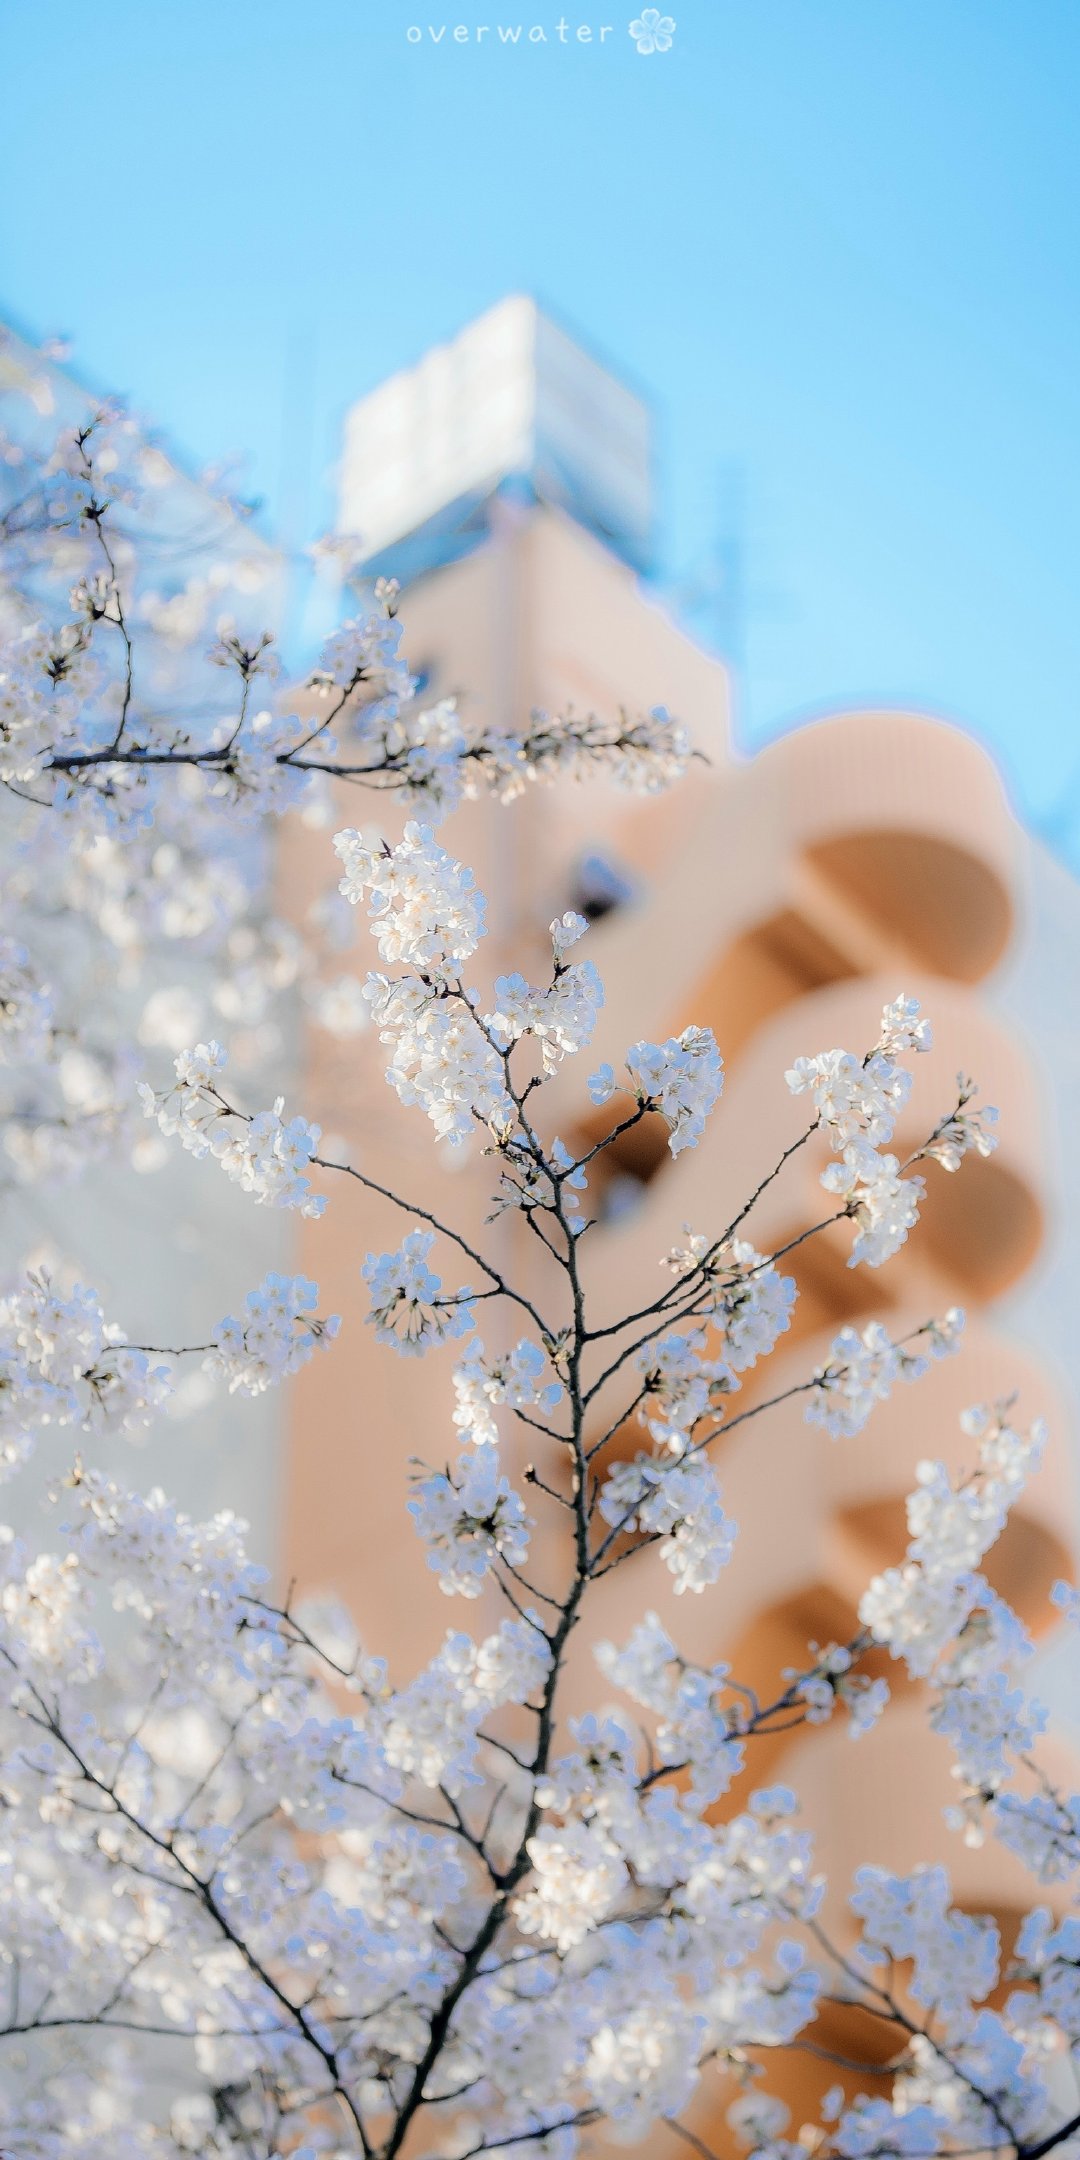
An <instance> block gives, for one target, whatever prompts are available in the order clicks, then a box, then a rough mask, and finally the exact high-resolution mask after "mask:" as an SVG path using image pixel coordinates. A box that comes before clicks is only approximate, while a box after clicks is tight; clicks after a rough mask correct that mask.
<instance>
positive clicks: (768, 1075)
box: [583, 975, 1046, 1334]
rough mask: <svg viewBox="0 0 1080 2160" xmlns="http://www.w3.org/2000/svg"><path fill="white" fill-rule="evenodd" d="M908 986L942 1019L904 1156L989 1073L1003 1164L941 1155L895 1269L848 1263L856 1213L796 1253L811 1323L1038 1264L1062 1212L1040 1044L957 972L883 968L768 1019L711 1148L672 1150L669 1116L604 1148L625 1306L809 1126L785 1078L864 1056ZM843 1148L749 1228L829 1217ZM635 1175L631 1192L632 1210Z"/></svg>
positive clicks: (769, 1200)
mask: <svg viewBox="0 0 1080 2160" xmlns="http://www.w3.org/2000/svg"><path fill="white" fill-rule="evenodd" d="M901 987H903V988H906V989H908V990H911V991H914V992H917V993H918V994H919V995H920V997H921V998H922V1000H923V1002H924V1005H925V1006H926V1008H927V1010H928V1011H929V1013H930V1015H931V1018H932V1019H933V1022H934V1028H935V1047H934V1049H933V1050H932V1051H931V1052H930V1053H929V1054H928V1055H926V1056H922V1057H917V1058H915V1059H914V1060H913V1061H912V1063H913V1077H914V1083H915V1084H914V1087H913V1091H912V1098H911V1102H910V1103H909V1105H908V1108H907V1110H906V1111H905V1113H904V1116H903V1118H902V1120H901V1122H900V1126H899V1130H898V1133H897V1136H896V1140H895V1141H894V1143H893V1146H894V1149H895V1151H896V1152H897V1153H898V1154H899V1155H900V1156H901V1159H904V1157H905V1156H906V1155H907V1154H908V1153H909V1152H910V1151H912V1150H913V1149H914V1148H915V1147H917V1146H918V1145H919V1144H920V1143H921V1142H922V1141H923V1140H924V1139H925V1138H926V1137H927V1135H928V1133H929V1132H930V1131H931V1129H932V1128H933V1126H934V1125H935V1124H936V1122H937V1121H938V1118H939V1117H940V1115H941V1114H942V1113H943V1112H945V1111H947V1110H948V1109H950V1108H951V1107H952V1104H953V1103H954V1101H955V1098H956V1075H957V1072H958V1070H960V1069H964V1070H970V1071H973V1072H974V1073H975V1074H976V1076H977V1077H978V1078H979V1079H980V1080H981V1082H982V1086H983V1095H982V1097H981V1100H983V1101H988V1102H992V1103H995V1104H996V1105H997V1107H998V1109H999V1110H1000V1113H1001V1117H1000V1124H999V1127H998V1132H999V1145H998V1148H997V1151H996V1152H995V1154H994V1155H992V1156H991V1157H990V1158H988V1159H987V1160H983V1159H982V1158H981V1157H979V1156H977V1155H974V1154H972V1155H969V1156H968V1157H967V1159H966V1160H965V1161H964V1163H963V1164H962V1165H961V1168H960V1170H959V1171H958V1172H957V1173H955V1174H950V1173H948V1172H947V1171H945V1170H943V1169H941V1167H940V1166H939V1165H938V1164H936V1163H929V1164H927V1165H924V1166H923V1167H924V1172H925V1176H926V1185H927V1191H926V1197H925V1201H924V1204H923V1208H922V1211H921V1220H920V1224H919V1227H918V1229H917V1230H916V1232H915V1233H914V1234H913V1236H912V1237H911V1238H909V1240H908V1242H907V1244H906V1245H905V1246H904V1247H903V1248H902V1250H901V1252H900V1253H898V1254H897V1256H896V1257H895V1258H894V1259H893V1260H891V1261H890V1262H889V1263H888V1265H887V1266H885V1267H883V1268H880V1269H875V1268H868V1267H866V1266H860V1267H858V1268H849V1267H848V1265H847V1261H848V1257H849V1254H850V1251H851V1242H852V1233H851V1228H850V1225H848V1224H838V1225H836V1226H835V1227H834V1228H832V1229H831V1230H829V1231H826V1232H823V1233H822V1234H821V1235H820V1236H819V1237H817V1238H815V1239H812V1240H810V1241H808V1243H807V1244H805V1245H803V1246H802V1247H800V1249H799V1250H798V1252H796V1253H794V1254H793V1255H792V1258H791V1261H790V1263H789V1264H790V1267H791V1271H792V1272H793V1273H794V1275H795V1276H796V1279H797V1280H798V1282H799V1286H800V1301H799V1304H798V1306H797V1307H796V1313H795V1332H796V1333H797V1334H798V1333H802V1332H806V1331H812V1330H813V1329H814V1328H817V1327H825V1326H828V1325H829V1324H830V1323H832V1324H837V1325H839V1324H841V1323H842V1322H843V1321H844V1320H847V1319H855V1318H856V1317H858V1316H860V1315H863V1316H865V1317H866V1318H870V1317H873V1315H874V1314H875V1313H879V1312H881V1311H883V1310H885V1309H886V1308H887V1307H890V1306H892V1305H894V1304H896V1303H906V1302H912V1301H915V1300H916V1299H918V1300H920V1301H925V1306H926V1314H929V1313H931V1312H933V1311H936V1310H939V1309H943V1308H945V1307H947V1306H949V1305H951V1304H965V1305H972V1306H977V1305H980V1304H984V1303H986V1302H987V1301H988V1300H989V1299H991V1298H994V1297H997V1296H999V1295H1000V1294H1001V1293H1002V1292H1003V1291H1005V1290H1007V1289H1008V1288H1009V1287H1011V1285H1012V1284H1014V1283H1015V1282H1017V1281H1018V1280H1019V1279H1020V1278H1021V1277H1022V1276H1023V1275H1024V1274H1025V1273H1026V1271H1027V1269H1028V1268H1029V1267H1030V1266H1031V1264H1032V1261H1033V1260H1034V1258H1035V1256H1036V1254H1037V1252H1038V1250H1039V1247H1040V1244H1041V1242H1042V1239H1043V1235H1044V1229H1045V1216H1046V1203H1045V1200H1044V1193H1045V1189H1046V1172H1045V1164H1044V1154H1043V1144H1042V1133H1043V1129H1044V1120H1043V1116H1042V1106H1041V1101H1040V1096H1039V1092H1038V1088H1037V1085H1036V1082H1035V1078H1034V1074H1033V1072H1032V1070H1031V1067H1030V1065H1029V1062H1028V1059H1027V1057H1026V1054H1025V1053H1024V1051H1023V1050H1022V1049H1021V1048H1020V1046H1019V1045H1018V1044H1017V1043H1016V1041H1015V1040H1014V1039H1013V1038H1012V1037H1011V1036H1010V1035H1009V1034H1008V1033H1007V1032H1006V1030H1005V1029H1004V1028H1003V1027H1002V1025H1001V1023H1000V1022H999V1021H998V1020H997V1019H996V1018H995V1017H994V1016H993V1015H992V1014H989V1013H987V1012H986V1011H985V1009H984V1008H983V1007H982V1005H981V1004H980V1003H979V1001H978V999H977V997H976V996H975V995H973V994H972V993H971V992H970V991H967V990H963V989H961V988H959V987H958V986H957V985H956V984H953V983H945V982H941V981H926V980H922V979H919V978H915V979H914V980H912V979H909V980H908V981H907V983H906V984H903V983H901V982H898V981H897V979H896V977H895V976H893V975H888V976H876V977H871V978H868V979H865V980H860V981H858V982H848V983H838V984H833V985H832V986H831V987H830V988H828V989H826V990H821V991H817V992H815V993H814V994H813V995H812V996H809V997H804V998H801V999H800V1000H799V1001H798V1003H797V1004H792V1005H789V1006H786V1007H785V1008H784V1009H783V1011H781V1012H778V1013H777V1014H775V1015H774V1017H773V1018H772V1019H771V1020H770V1021H769V1022H768V1024H767V1025H766V1026H764V1027H762V1028H761V1029H759V1031H758V1033H757V1035H756V1037H755V1039H754V1042H753V1044H752V1046H751V1048H750V1049H749V1050H748V1051H747V1053H746V1054H745V1056H744V1057H743V1058H742V1060H741V1061H740V1063H739V1064H738V1065H737V1066H736V1068H735V1071H734V1073H733V1074H732V1075H731V1076H730V1079H729V1082H728V1085H727V1087H726V1088H725V1092H724V1095H723V1098H722V1100H721V1102H720V1103H719V1104H718V1106H717V1108H716V1110H715V1111H714V1112H713V1115H712V1118H711V1119H710V1121H709V1125H708V1127H707V1129H706V1132H705V1135H704V1138H703V1139H702V1141H701V1142H700V1143H699V1145H698V1146H697V1147H696V1148H694V1149H687V1150H685V1151H684V1152H683V1154H682V1155H680V1156H679V1157H678V1158H676V1159H675V1160H674V1161H672V1159H671V1156H670V1153H669V1151H668V1148H667V1144H666V1142H667V1132H666V1128H665V1127H664V1124H663V1121H662V1120H661V1119H660V1118H659V1117H651V1118H648V1119H647V1120H645V1121H644V1123H643V1124H642V1125H641V1126H640V1127H637V1128H635V1130H634V1132H633V1133H632V1134H629V1135H627V1136H626V1139H625V1140H623V1141H621V1142H619V1143H617V1144H616V1145H615V1147H613V1149H612V1150H611V1152H610V1155H605V1156H603V1157H601V1158H598V1160H597V1163H596V1164H595V1165H594V1167H593V1172H592V1176H593V1188H592V1195H591V1204H592V1205H593V1206H595V1205H596V1204H597V1203H599V1206H600V1208H601V1210H603V1209H604V1206H605V1204H606V1205H607V1207H608V1209H609V1213H610V1219H608V1220H606V1221H605V1220H601V1221H600V1222H599V1223H598V1225H597V1227H596V1229H595V1230H593V1231H591V1232H590V1234H589V1243H588V1245H587V1246H586V1247H585V1248H583V1254H584V1263H583V1264H584V1266H585V1267H586V1269H587V1270H588V1274H589V1281H590V1285H595V1286H596V1293H597V1295H598V1296H599V1297H600V1298H601V1299H602V1301H603V1303H604V1305H605V1307H608V1308H610V1311H611V1314H612V1315H614V1314H615V1312H616V1311H617V1310H618V1309H622V1310H632V1309H634V1308H635V1307H636V1306H637V1305H639V1304H640V1303H641V1293H642V1290H643V1288H648V1286H649V1284H650V1283H651V1282H652V1281H654V1280H655V1275H654V1270H655V1268H656V1265H657V1261H658V1259H659V1258H660V1257H661V1256H662V1255H663V1254H664V1253H665V1252H667V1251H668V1250H669V1249H670V1248H671V1246H672V1245H673V1244H675V1243H676V1242H677V1240H678V1237H679V1233H680V1231H681V1229H682V1226H683V1225H684V1224H686V1223H690V1224H691V1225H692V1227H693V1228H694V1229H696V1230H701V1231H705V1232H708V1233H709V1234H712V1233H713V1232H715V1231H717V1230H719V1228H721V1227H722V1226H723V1225H724V1224H726V1223H728V1222H730V1221H732V1220H733V1219H734V1218H735V1216H736V1215H737V1213H738V1211H739V1209H740V1208H741V1207H742V1206H743V1204H744V1203H745V1201H746V1199H747V1197H748V1195H749V1193H750V1192H752V1191H753V1190H754V1188H755V1186H756V1185H757V1184H758V1182H759V1180H760V1179H761V1178H762V1177H764V1176H765V1174H766V1173H767V1172H768V1171H769V1170H770V1169H771V1168H772V1167H773V1166H774V1164H776V1163H777V1162H778V1160H779V1158H780V1156H781V1154H782V1153H783V1151H784V1149H785V1148H787V1147H789V1146H790V1144H791V1142H792V1141H793V1140H795V1139H797V1138H798V1136H799V1133H800V1131H801V1130H804V1129H805V1126H806V1124H807V1123H808V1121H809V1111H808V1105H807V1102H806V1100H805V1099H799V1098H793V1097H792V1096H791V1094H790V1093H789V1091H788V1089H787V1087H786V1086H785V1084H784V1073H785V1070H786V1069H787V1068H788V1067H789V1066H790V1065H791V1064H792V1062H793V1061H794V1059H795V1058H796V1057H797V1056H799V1055H800V1054H813V1053H814V1052H816V1051H819V1050H824V1049H830V1048H833V1047H835V1046H837V1045H842V1046H845V1047H848V1048H850V1049H853V1050H855V1051H857V1052H858V1051H861V1050H862V1049H864V1048H865V1047H867V1046H868V1045H869V1044H870V1043H871V1042H872V1041H873V1039H874V1036H875V1033H876V1029H877V1026H878V1023H879V1018H880V1012H881V1008H882V1005H883V1004H884V1003H885V1002H886V1000H887V999H888V998H892V997H894V996H895V995H896V993H897V991H898V990H899V989H900V988H901ZM696 1017H704V1018H710V1017H711V1018H713V1019H715V1020H717V1021H718V1020H719V1019H720V1016H719V1015H712V1016H710V1015H698V1016H696ZM722 1040H723V1037H722V1034H721V1043H722ZM607 1115H608V1116H609V1118H610V1113H607ZM829 1159H830V1150H829V1148H828V1146H827V1143H826V1142H825V1141H824V1140H823V1139H820V1138H815V1139H814V1140H813V1141H812V1142H811V1143H810V1144H808V1145H807V1146H806V1147H805V1148H804V1149H803V1150H802V1151H801V1152H800V1153H799V1154H798V1155H796V1156H795V1157H793V1159H792V1160H791V1162H790V1163H789V1164H788V1165H787V1167H786V1169H785V1170H784V1172H783V1174H782V1175H781V1177H779V1178H778V1179H777V1180H776V1183H775V1184H774V1185H772V1186H770V1187H769V1189H768V1190H767V1191H766V1192H765V1193H764V1194H763V1195H762V1198H761V1200H760V1202H759V1203H758V1205H757V1206H756V1207H755V1209H754V1211H753V1213H752V1215H751V1216H750V1217H749V1218H748V1219H747V1221H746V1223H745V1225H744V1226H743V1227H742V1230H741V1233H740V1234H742V1235H744V1236H746V1237H748V1238H749V1239H751V1241H752V1242H753V1243H754V1244H755V1245H756V1246H757V1248H758V1249H759V1251H763V1252H770V1251H775V1250H777V1249H779V1248H780V1247H781V1246H783V1245H785V1244H786V1243H787V1242H788V1240H789V1239H790V1238H792V1237H794V1236H796V1235H797V1234H798V1233H799V1232H800V1231H801V1230H803V1229H805V1228H806V1227H808V1226H809V1225H810V1224H812V1223H815V1222H819V1221H822V1220H823V1219H824V1218H825V1217H826V1216H828V1215H829V1214H830V1213H831V1212H832V1211H833V1207H834V1203H833V1202H832V1200H831V1198H830V1196H829V1195H828V1194H827V1193H825V1192H824V1191H823V1190H822V1188H821V1185H820V1183H819V1178H820V1172H821V1170H822V1168H823V1167H824V1164H825V1163H826V1162H827V1161H828V1160H829ZM605 1180H607V1181H608V1189H607V1192H606V1193H605V1190H604V1181H605ZM613 1181H621V1182H613ZM624 1187H625V1191H626V1193H628V1195H629V1202H630V1204H629V1206H627V1207H622V1206H617V1205H615V1204H613V1203H615V1202H622V1200H623V1199H624ZM926 1314H924V1317H925V1316H926Z"/></svg>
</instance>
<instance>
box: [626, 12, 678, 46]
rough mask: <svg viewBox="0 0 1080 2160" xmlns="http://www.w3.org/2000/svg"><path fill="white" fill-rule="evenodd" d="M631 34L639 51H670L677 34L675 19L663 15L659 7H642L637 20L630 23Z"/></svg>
mask: <svg viewBox="0 0 1080 2160" xmlns="http://www.w3.org/2000/svg"><path fill="white" fill-rule="evenodd" d="M630 35H631V37H632V38H633V40H634V43H635V44H636V46H637V49H638V51H639V53H657V52H670V51H671V41H672V38H673V37H674V35H675V19H674V16H672V15H661V13H660V10H659V8H654V7H647V8H642V10H641V14H640V15H639V16H638V18H637V21H636V22H632V23H631V25H630Z"/></svg>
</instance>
